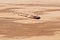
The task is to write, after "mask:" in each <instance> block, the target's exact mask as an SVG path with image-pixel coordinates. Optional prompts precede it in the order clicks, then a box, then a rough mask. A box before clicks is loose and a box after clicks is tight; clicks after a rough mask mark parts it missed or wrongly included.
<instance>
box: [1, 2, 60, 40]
mask: <svg viewBox="0 0 60 40" xmlns="http://www.w3.org/2000/svg"><path fill="white" fill-rule="evenodd" d="M18 13H19V14H18ZM21 13H23V14H22V15H23V16H21V15H20V14H21ZM25 14H28V15H27V17H25ZM31 15H33V16H34V15H36V16H39V17H41V19H31V18H29V17H31ZM0 40H60V6H52V5H50V6H49V5H43V4H8V3H6V4H5V3H4V4H2V3H1V6H0Z"/></svg>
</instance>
